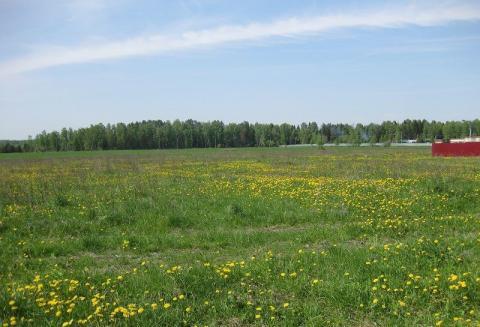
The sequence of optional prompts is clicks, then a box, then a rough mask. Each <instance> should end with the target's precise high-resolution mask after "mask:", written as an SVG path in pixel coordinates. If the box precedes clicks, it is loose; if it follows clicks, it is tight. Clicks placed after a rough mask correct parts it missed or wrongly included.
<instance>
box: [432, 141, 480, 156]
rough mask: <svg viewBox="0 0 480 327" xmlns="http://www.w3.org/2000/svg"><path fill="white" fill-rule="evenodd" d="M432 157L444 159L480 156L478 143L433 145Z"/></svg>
mask: <svg viewBox="0 0 480 327" xmlns="http://www.w3.org/2000/svg"><path fill="white" fill-rule="evenodd" d="M432 155H434V156H445V157H455V156H480V142H465V143H433V144H432Z"/></svg>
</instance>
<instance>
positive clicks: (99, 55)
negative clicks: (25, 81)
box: [0, 5, 480, 75]
mask: <svg viewBox="0 0 480 327" xmlns="http://www.w3.org/2000/svg"><path fill="white" fill-rule="evenodd" d="M474 20H480V6H472V5H458V6H438V7H435V6H434V7H428V8H426V7H419V6H415V5H414V6H407V7H402V8H390V9H384V10H381V11H370V12H358V13H348V14H346V13H343V14H336V15H323V16H311V17H301V18H300V17H292V18H287V19H281V20H276V21H272V22H268V23H250V24H246V25H225V26H219V27H217V28H211V29H204V30H192V31H185V32H182V33H179V34H168V35H163V34H157V35H149V36H138V37H133V38H129V39H125V40H121V41H110V42H105V43H102V44H87V45H79V46H75V47H62V46H52V47H47V48H45V47H42V50H39V51H35V52H32V53H30V54H29V55H27V56H24V57H20V58H16V59H12V60H9V61H5V62H2V63H0V75H11V74H18V73H22V72H28V71H32V70H38V69H45V68H48V67H54V66H60V65H67V64H75V63H88V62H95V61H99V60H107V59H118V58H125V57H133V56H145V55H155V54H161V53H165V52H172V51H185V50H189V49H197V48H204V47H213V46H219V45H222V44H226V43H231V42H247V41H259V40H266V39H269V38H275V37H295V36H300V35H318V34H321V33H324V32H328V31H331V30H334V29H340V28H401V27H405V26H410V25H414V26H436V25H443V24H447V23H450V22H455V21H474Z"/></svg>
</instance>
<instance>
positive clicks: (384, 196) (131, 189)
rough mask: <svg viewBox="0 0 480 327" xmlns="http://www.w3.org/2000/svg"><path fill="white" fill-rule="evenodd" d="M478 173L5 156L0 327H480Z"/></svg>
mask: <svg viewBox="0 0 480 327" xmlns="http://www.w3.org/2000/svg"><path fill="white" fill-rule="evenodd" d="M479 262H480V160H479V159H478V158H433V157H432V156H431V154H430V149H429V148H413V149H412V148H373V147H372V148H328V149H320V148H316V147H312V148H270V149H267V148H237V149H191V150H158V151H156V150H151V151H98V152H59V153H26V154H2V155H0V321H1V323H0V325H2V326H13V325H20V326H23V325H25V326H70V325H71V326H77V325H89V326H104V325H113V326H161V325H164V326H179V325H185V326H245V325H252V326H253V325H255V326H262V325H267V326H268V325H270V326H441V325H444V326H479V325H480V264H479Z"/></svg>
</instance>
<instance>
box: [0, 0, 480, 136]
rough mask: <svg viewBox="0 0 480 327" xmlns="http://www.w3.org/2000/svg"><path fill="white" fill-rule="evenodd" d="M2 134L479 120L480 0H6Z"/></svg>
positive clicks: (2, 4)
mask: <svg viewBox="0 0 480 327" xmlns="http://www.w3.org/2000/svg"><path fill="white" fill-rule="evenodd" d="M0 31H1V33H0V115H1V116H0V117H1V119H0V139H22V138H26V137H27V136H28V135H33V136H34V135H35V134H37V133H39V132H41V131H42V130H43V129H45V130H47V131H49V130H54V129H56V130H58V129H60V128H62V127H74V128H77V127H82V126H88V125H89V124H92V123H98V122H103V123H108V122H110V123H116V122H130V121H137V120H144V119H163V120H167V119H169V120H173V119H176V118H179V119H188V118H193V119H197V120H201V121H206V120H214V119H220V120H223V121H225V122H240V121H243V120H248V121H250V122H257V121H258V122H275V123H279V122H290V123H300V122H302V121H317V122H319V123H322V122H347V123H366V122H371V121H374V122H379V121H382V120H403V119H405V118H425V119H430V120H431V119H435V120H451V119H459V120H461V119H473V118H479V117H480V114H479V113H480V105H479V104H480V3H479V2H478V1H441V0H440V1H428V0H427V1H319V0H317V1H314V0H304V1H300V0H296V1H294V0H282V1H278V0H242V1H227V0H183V1H162V0H157V1H153V0H151V1H134V0H68V1H67V0H55V1H54V0H51V1H47V0H38V1H30V0H0Z"/></svg>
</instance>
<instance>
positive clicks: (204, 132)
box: [0, 119, 480, 152]
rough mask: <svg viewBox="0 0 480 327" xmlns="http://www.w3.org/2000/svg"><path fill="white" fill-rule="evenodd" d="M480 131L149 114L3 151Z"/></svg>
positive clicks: (429, 137) (262, 143)
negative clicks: (174, 117) (145, 117)
mask: <svg viewBox="0 0 480 327" xmlns="http://www.w3.org/2000/svg"><path fill="white" fill-rule="evenodd" d="M470 133H473V135H480V120H479V119H476V120H473V121H447V122H437V121H426V120H410V119H407V120H404V121H403V122H396V121H385V122H382V123H380V124H377V123H370V124H368V125H363V124H356V125H350V124H331V123H328V124H327V123H325V124H321V125H319V124H317V123H315V122H310V123H302V124H300V125H293V124H287V123H284V124H262V123H255V124H251V123H249V122H246V121H245V122H242V123H229V124H225V123H223V122H221V121H218V120H214V121H211V122H199V121H195V120H191V119H189V120H186V121H180V120H175V121H173V122H170V121H162V120H148V121H141V122H133V123H128V124H125V123H118V124H107V125H104V124H96V125H91V126H90V127H86V128H79V129H72V128H69V129H67V128H63V129H62V130H61V131H53V132H49V133H47V132H46V131H43V132H42V133H40V134H38V135H36V136H35V137H34V138H32V137H29V139H28V140H25V141H13V142H12V141H3V142H1V143H0V152H32V151H89V150H114V149H183V148H212V147H215V148H217V147H254V146H257V147H273V146H280V145H292V144H324V143H352V144H360V143H372V144H373V143H398V142H402V140H415V141H417V142H432V141H433V140H435V139H446V140H448V139H452V138H463V137H467V136H469V135H470Z"/></svg>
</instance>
